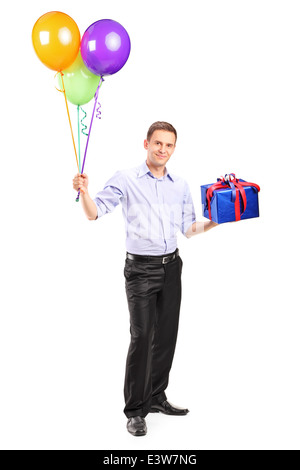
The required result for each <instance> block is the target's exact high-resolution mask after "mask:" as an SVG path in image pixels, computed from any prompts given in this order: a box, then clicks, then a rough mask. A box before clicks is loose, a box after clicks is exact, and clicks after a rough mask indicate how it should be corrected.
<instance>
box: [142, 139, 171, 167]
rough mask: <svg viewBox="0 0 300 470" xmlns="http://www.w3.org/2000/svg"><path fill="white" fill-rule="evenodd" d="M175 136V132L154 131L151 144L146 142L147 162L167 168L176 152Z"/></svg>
mask: <svg viewBox="0 0 300 470" xmlns="http://www.w3.org/2000/svg"><path fill="white" fill-rule="evenodd" d="M175 140H176V139H175V134H173V132H168V131H161V130H157V131H154V132H153V134H152V136H151V138H150V142H148V140H145V141H144V147H145V149H146V150H147V162H148V163H151V164H152V165H154V166H156V167H160V166H165V165H166V163H167V161H168V160H169V158H170V157H171V155H172V154H173V152H174V150H175Z"/></svg>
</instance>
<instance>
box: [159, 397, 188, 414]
mask: <svg viewBox="0 0 300 470" xmlns="http://www.w3.org/2000/svg"><path fill="white" fill-rule="evenodd" d="M159 412H160V413H164V414H165V415H174V416H184V415H186V414H188V412H189V410H188V409H187V408H178V407H177V406H174V405H172V403H169V402H168V401H167V400H165V401H163V402H162V403H158V404H156V405H152V406H151V408H150V413H159Z"/></svg>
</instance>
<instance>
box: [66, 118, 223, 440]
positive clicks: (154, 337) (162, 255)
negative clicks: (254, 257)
mask: <svg viewBox="0 0 300 470" xmlns="http://www.w3.org/2000/svg"><path fill="white" fill-rule="evenodd" d="M176 140H177V132H176V130H175V128H174V127H173V126H172V125H171V124H169V123H167V122H155V123H154V124H152V125H151V126H150V128H149V130H148V133H147V139H146V140H145V141H144V148H145V149H146V150H147V160H146V162H144V163H143V164H142V165H140V166H139V167H137V168H133V169H130V170H124V171H118V172H116V173H115V174H114V175H113V177H112V178H111V179H110V180H109V181H108V182H107V183H106V184H105V186H104V189H103V190H102V191H99V192H98V193H97V195H96V197H95V198H94V199H93V200H92V199H91V198H90V196H89V194H88V191H87V189H88V177H87V175H86V174H83V175H80V174H77V175H76V176H75V178H74V179H73V187H74V189H75V190H76V191H78V190H79V189H80V191H81V202H82V207H83V209H84V212H85V214H86V216H87V217H88V219H89V220H95V219H97V218H100V217H101V216H103V215H104V214H106V213H108V212H111V211H112V210H113V209H114V208H115V207H116V206H117V205H118V204H119V203H120V202H121V203H122V207H123V215H124V218H125V224H126V234H127V237H126V248H127V254H126V261H125V268H124V276H125V284H126V294H127V300H128V307H129V312H130V333H131V341H130V346H129V351H128V356H127V362H126V373H125V385H124V397H125V408H124V413H125V415H126V417H127V418H128V421H127V429H128V431H129V432H130V433H131V434H132V435H134V436H144V435H145V434H146V433H147V426H146V421H145V417H146V415H147V414H148V413H149V412H152V413H158V412H161V413H165V414H168V415H177V416H182V415H186V414H187V413H188V412H189V410H188V409H184V408H178V407H176V406H174V405H172V404H171V403H170V402H168V400H167V397H166V394H165V390H166V388H167V385H168V381H169V372H170V369H171V365H172V361H173V356H174V351H175V345H176V338H177V330H178V320H179V310H180V301H181V270H182V260H181V258H180V256H179V252H178V249H177V240H176V233H177V231H178V230H180V231H181V232H182V233H183V234H184V235H185V236H186V237H188V238H190V237H191V236H192V235H196V234H198V233H202V232H205V231H207V230H209V229H210V228H212V227H214V226H215V225H217V224H216V223H214V222H212V221H207V222H196V219H195V212H194V206H193V201H192V197H191V194H190V191H189V187H188V185H187V183H186V182H185V181H184V180H183V179H182V178H180V177H178V176H175V175H173V173H169V171H168V170H167V168H166V164H167V162H168V160H169V159H170V157H171V156H172V154H173V152H174V150H175V146H176Z"/></svg>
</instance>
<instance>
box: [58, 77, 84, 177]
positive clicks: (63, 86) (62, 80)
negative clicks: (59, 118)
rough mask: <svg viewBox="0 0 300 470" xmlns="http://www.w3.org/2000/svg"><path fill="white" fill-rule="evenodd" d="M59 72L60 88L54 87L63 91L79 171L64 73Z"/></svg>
mask: <svg viewBox="0 0 300 470" xmlns="http://www.w3.org/2000/svg"><path fill="white" fill-rule="evenodd" d="M59 73H60V76H61V83H62V90H60V89H59V88H57V87H55V88H56V89H57V91H60V92H61V93H63V94H64V97H65V103H66V108H67V114H68V119H69V124H70V129H71V134H72V140H73V146H74V151H75V157H76V163H77V168H78V172H79V171H80V170H79V163H78V157H77V151H76V145H75V139H74V134H73V129H72V124H71V118H70V113H69V107H68V101H67V96H66V90H65V85H64V79H63V75H64V74H63V73H62V72H57V74H59ZM57 74H56V75H57ZM56 75H55V77H56Z"/></svg>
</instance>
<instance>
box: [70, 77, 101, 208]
mask: <svg viewBox="0 0 300 470" xmlns="http://www.w3.org/2000/svg"><path fill="white" fill-rule="evenodd" d="M103 82H104V78H103V77H102V76H101V77H100V82H99V85H98V88H97V90H96V93H95V103H94V108H93V112H92V117H91V122H90V128H89V134H88V137H87V141H86V146H85V151H84V157H83V163H82V169H81V174H82V173H83V170H84V165H85V159H86V154H87V149H88V145H89V141H90V135H91V129H92V125H93V120H94V115H95V110H96V105H97V101H98V94H99V90H100V88H101V85H102V83H103ZM79 196H80V191H78V193H77V198H76V201H77V199H78V200H79Z"/></svg>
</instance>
